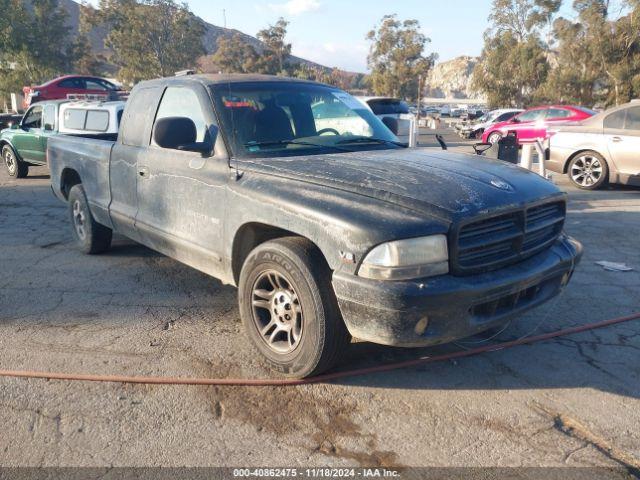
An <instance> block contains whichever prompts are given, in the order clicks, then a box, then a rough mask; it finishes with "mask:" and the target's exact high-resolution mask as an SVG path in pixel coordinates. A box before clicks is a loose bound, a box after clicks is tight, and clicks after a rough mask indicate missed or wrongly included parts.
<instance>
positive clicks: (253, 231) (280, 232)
mask: <svg viewBox="0 0 640 480" xmlns="http://www.w3.org/2000/svg"><path fill="white" fill-rule="evenodd" d="M282 237H302V236H301V235H298V234H297V233H293V232H290V231H289V230H285V229H283V228H278V227H274V226H272V225H266V224H263V223H247V224H245V225H243V226H242V227H240V228H239V229H238V231H237V232H236V235H235V237H234V239H233V247H232V251H231V268H232V271H233V279H234V281H235V283H236V285H237V284H238V282H239V280H240V271H241V270H242V265H244V261H245V260H246V258H247V257H248V256H249V253H251V251H252V250H253V249H254V248H256V247H257V246H258V245H260V244H262V243H265V242H268V241H270V240H274V239H276V238H282ZM312 243H313V242H312Z"/></svg>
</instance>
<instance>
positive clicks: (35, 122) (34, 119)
mask: <svg viewBox="0 0 640 480" xmlns="http://www.w3.org/2000/svg"><path fill="white" fill-rule="evenodd" d="M22 126H23V127H25V128H42V107H33V108H32V109H31V110H29V111H28V112H27V113H26V114H25V116H24V120H23V121H22Z"/></svg>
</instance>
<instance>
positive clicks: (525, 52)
mask: <svg viewBox="0 0 640 480" xmlns="http://www.w3.org/2000/svg"><path fill="white" fill-rule="evenodd" d="M548 71H549V64H548V61H547V55H546V51H545V50H544V48H543V46H542V44H541V43H540V41H539V40H538V39H537V38H535V37H529V38H527V39H526V40H525V41H518V40H517V34H516V33H514V32H510V31H505V32H502V33H500V34H497V35H493V36H489V37H488V38H486V39H485V47H484V49H483V51H482V55H481V57H480V62H478V64H477V65H476V67H475V69H474V72H473V86H474V88H475V89H477V90H478V91H481V92H483V93H484V94H485V95H486V96H487V101H488V103H489V105H490V106H491V107H506V106H512V107H526V106H529V105H530V104H531V103H534V102H535V101H536V100H538V99H539V95H540V92H539V89H540V88H541V87H542V85H543V84H544V82H545V81H546V78H547V73H548Z"/></svg>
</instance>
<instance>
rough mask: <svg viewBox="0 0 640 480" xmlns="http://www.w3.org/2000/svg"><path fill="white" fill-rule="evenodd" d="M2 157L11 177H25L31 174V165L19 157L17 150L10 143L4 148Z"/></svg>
mask: <svg viewBox="0 0 640 480" xmlns="http://www.w3.org/2000/svg"><path fill="white" fill-rule="evenodd" d="M2 159H3V160H4V164H5V165H6V167H7V172H8V173H9V176H10V177H15V178H25V177H26V176H27V175H29V165H27V164H26V163H24V162H23V161H22V160H20V159H19V158H18V155H16V152H15V151H14V150H13V148H11V147H10V146H9V145H5V147H4V148H3V149H2Z"/></svg>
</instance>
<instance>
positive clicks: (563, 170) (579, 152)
mask: <svg viewBox="0 0 640 480" xmlns="http://www.w3.org/2000/svg"><path fill="white" fill-rule="evenodd" d="M584 152H594V153H597V154H598V155H600V156H601V157H602V159H603V160H604V161H605V163H606V164H607V167H609V161H608V160H607V159H606V158H605V157H604V155H602V154H601V153H600V152H598V151H597V150H593V149H592V148H583V149H582V150H578V151H577V152H575V153H574V154H573V155H571V156H570V157H569V158H567V161H566V162H564V168H563V169H562V173H567V172H568V171H569V164H570V163H571V160H573V159H574V158H576V157H577V156H578V155H580V154H581V153H584Z"/></svg>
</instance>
